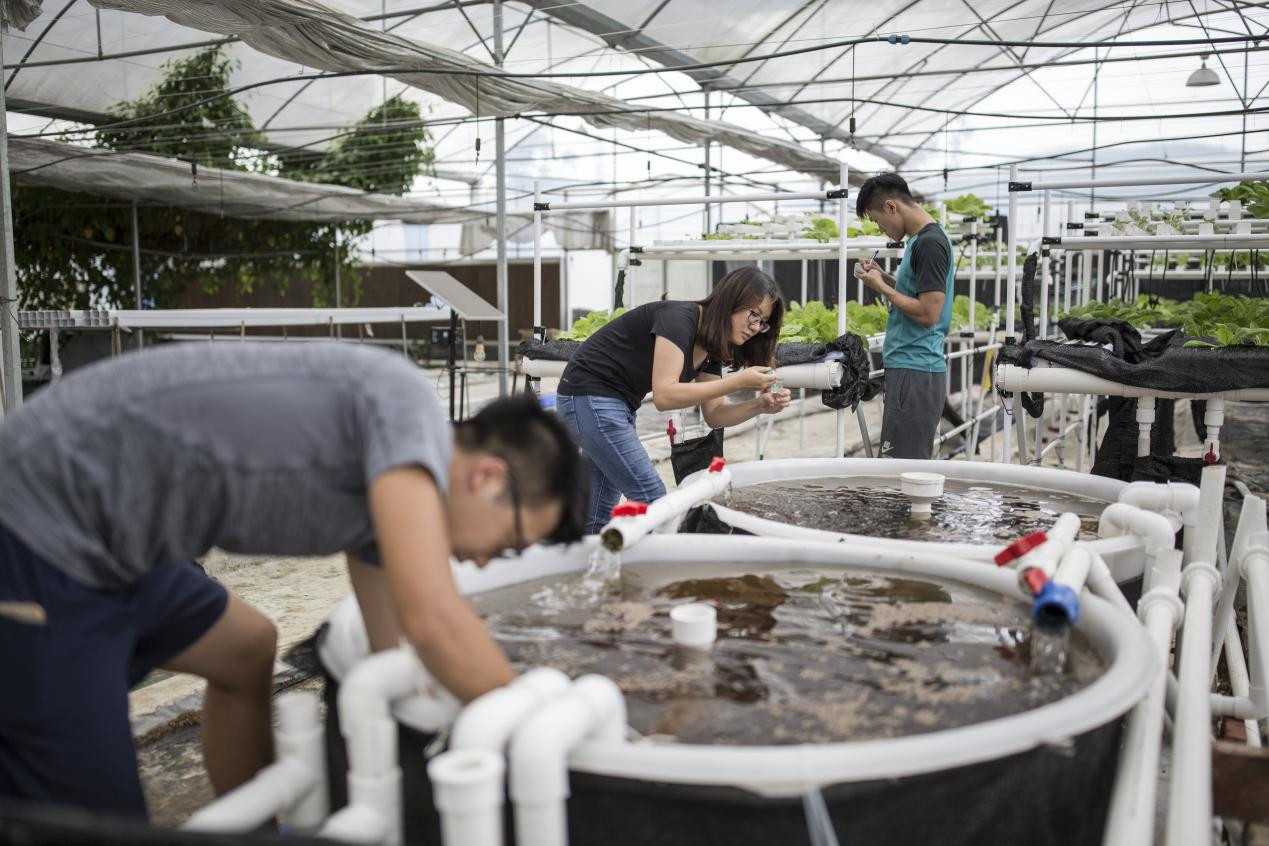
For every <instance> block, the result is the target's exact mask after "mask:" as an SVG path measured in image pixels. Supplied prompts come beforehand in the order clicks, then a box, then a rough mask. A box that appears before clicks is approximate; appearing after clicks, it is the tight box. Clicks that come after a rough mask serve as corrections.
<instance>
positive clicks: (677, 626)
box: [670, 602, 718, 649]
mask: <svg viewBox="0 0 1269 846" xmlns="http://www.w3.org/2000/svg"><path fill="white" fill-rule="evenodd" d="M670 621H671V623H672V624H673V632H674V642H675V643H677V644H678V645H679V646H690V647H693V648H695V649H707V648H709V645H710V644H712V643H713V642H714V640H715V638H717V637H718V612H717V611H716V610H715V609H714V606H712V605H707V604H705V603H704V602H689V603H688V604H686V605H678V606H675V607H674V608H672V609H671V610H670Z"/></svg>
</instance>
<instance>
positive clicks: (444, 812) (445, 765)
mask: <svg viewBox="0 0 1269 846" xmlns="http://www.w3.org/2000/svg"><path fill="white" fill-rule="evenodd" d="M505 771H506V765H505V764H504V762H503V760H502V756H501V755H500V754H498V753H497V752H493V751H491V750H488V749H463V750H451V751H449V752H444V753H442V754H440V755H437V756H436V757H435V758H433V759H432V760H431V761H429V762H428V765H427V776H428V779H429V780H430V781H431V783H432V798H433V800H434V801H435V803H436V810H437V811H439V812H440V816H441V842H442V843H443V844H444V846H502V791H503V785H502V782H503V773H504V772H505Z"/></svg>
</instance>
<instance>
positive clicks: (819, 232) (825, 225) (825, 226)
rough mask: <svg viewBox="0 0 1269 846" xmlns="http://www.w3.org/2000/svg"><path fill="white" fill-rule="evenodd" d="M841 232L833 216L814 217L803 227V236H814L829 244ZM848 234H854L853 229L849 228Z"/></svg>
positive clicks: (817, 239)
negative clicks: (809, 223) (808, 224)
mask: <svg viewBox="0 0 1269 846" xmlns="http://www.w3.org/2000/svg"><path fill="white" fill-rule="evenodd" d="M870 222H871V221H870ZM873 226H876V224H875V223H874V224H873ZM839 234H840V233H839V231H838V229H837V221H835V220H833V219H832V218H831V217H817V218H814V219H813V220H812V221H811V225H810V226H804V227H802V236H803V237H805V238H814V239H815V240H816V241H819V242H820V243H821V244H827V243H828V242H829V241H836V240H837V238H838V236H839ZM847 234H848V235H854V231H853V229H851V230H848V232H847Z"/></svg>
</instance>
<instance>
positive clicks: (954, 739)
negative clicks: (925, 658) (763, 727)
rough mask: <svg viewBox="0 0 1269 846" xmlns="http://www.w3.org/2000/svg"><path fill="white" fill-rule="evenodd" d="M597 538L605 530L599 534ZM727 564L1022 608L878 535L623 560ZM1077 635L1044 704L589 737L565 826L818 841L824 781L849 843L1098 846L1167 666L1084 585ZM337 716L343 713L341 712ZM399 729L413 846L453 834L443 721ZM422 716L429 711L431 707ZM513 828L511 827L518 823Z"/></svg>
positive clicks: (401, 718) (347, 620) (347, 647)
mask: <svg viewBox="0 0 1269 846" xmlns="http://www.w3.org/2000/svg"><path fill="white" fill-rule="evenodd" d="M592 540H593V539H592ZM592 547H593V543H585V544H579V545H576V546H574V547H570V548H568V549H566V550H550V549H546V550H534V551H532V552H531V553H530V554H528V555H526V556H524V557H523V558H521V559H517V560H513V561H495V562H493V563H491V564H490V565H489V566H488V567H487V568H485V569H483V570H476V569H475V568H471V567H465V566H459V567H456V568H455V576H456V579H457V581H458V583H459V586H460V588H461V589H462V590H463V591H464V592H465V593H468V594H478V593H481V592H484V591H491V590H496V589H499V588H504V587H507V586H509V585H515V584H519V583H522V582H528V581H531V580H537V579H542V578H544V577H549V576H556V575H559V576H565V575H569V574H575V573H577V572H579V571H582V570H584V569H585V568H586V566H587V557H588V555H589V552H590V549H591V548H592ZM667 562H676V563H681V564H683V565H688V566H692V565H698V564H699V565H712V566H713V567H715V568H717V567H718V565H720V564H728V565H732V566H734V571H735V572H736V573H738V574H740V573H744V572H747V571H748V570H749V569H761V568H763V567H764V566H768V567H769V566H775V565H788V564H790V563H793V564H797V565H799V566H806V567H814V568H816V569H820V570H840V571H841V572H842V573H843V574H849V573H851V572H852V571H855V572H869V573H894V574H903V575H904V576H907V577H922V576H924V577H929V578H932V579H938V580H941V581H943V582H950V583H957V584H961V585H964V586H967V587H972V588H977V589H981V590H986V591H989V592H991V593H992V594H994V595H998V596H999V597H1000V601H1001V602H1025V601H1027V598H1026V597H1024V596H1023V595H1022V594H1021V593H1020V592H1019V590H1018V587H1017V584H1016V580H1015V578H1014V576H1013V574H1012V573H1011V572H1006V571H1000V570H997V569H996V568H994V567H987V566H984V565H983V564H981V563H979V562H974V561H967V560H963V559H954V558H949V557H946V556H937V555H930V554H914V553H910V552H899V551H892V550H886V549H882V548H879V547H875V546H868V545H866V544H859V545H854V544H840V543H834V544H822V543H790V542H789V541H788V540H783V539H772V538H752V537H715V536H683V535H678V536H673V535H653V536H649V537H647V538H645V539H644V540H643V541H642V542H640V543H639V544H638V545H636V546H635V547H633V548H632V549H630V550H629V551H627V553H626V554H625V555H624V557H623V567H629V568H631V569H636V570H637V568H638V567H639V566H640V565H641V564H659V565H664V564H665V563H667ZM1081 610H1082V613H1081V614H1080V616H1079V621H1078V623H1077V624H1076V629H1077V630H1078V631H1079V632H1081V633H1082V635H1083V636H1084V637H1085V638H1087V640H1088V642H1089V643H1090V644H1091V645H1092V647H1093V648H1094V649H1095V650H1096V651H1097V653H1098V654H1099V655H1100V656H1101V658H1102V660H1103V661H1104V662H1105V665H1106V669H1105V671H1104V672H1103V673H1102V675H1101V676H1100V677H1098V678H1097V679H1096V680H1094V681H1093V682H1091V683H1090V684H1088V685H1087V686H1086V687H1083V688H1082V689H1080V690H1078V691H1077V692H1075V693H1073V694H1071V695H1069V696H1066V697H1065V698H1062V699H1059V700H1058V701H1056V702H1052V703H1050V704H1047V705H1043V706H1040V707H1038V708H1033V709H1031V710H1025V711H1023V712H1021V713H1016V714H1012V715H1010V716H1007V717H1003V718H998V719H993V720H989V721H985V722H979V723H973V724H970V725H963V726H960V727H958V728H953V729H945V730H935V731H929V732H926V733H923V734H918V735H910V736H902V737H891V738H886V739H880V740H867V741H859V742H842V743H822V744H795V745H775V744H772V745H765V746H763V745H757V746H730V747H727V746H713V745H705V744H690V743H672V742H671V743H658V742H651V741H648V740H644V741H641V742H637V743H620V744H612V743H607V744H599V743H583V744H582V745H581V746H579V747H578V748H576V749H575V750H573V752H572V753H571V755H570V757H569V768H570V791H571V798H570V799H569V802H568V824H569V831H570V836H571V840H572V842H574V843H595V842H603V843H605V844H608V843H617V844H622V843H631V844H635V843H640V844H642V843H649V842H654V843H658V844H685V845H686V844H694V846H695V844H702V843H718V844H728V846H733V844H736V843H749V842H781V843H782V842H806V838H807V828H806V814H805V812H804V806H803V799H802V797H803V794H804V793H806V792H807V791H808V789H811V788H817V789H819V790H820V792H821V793H822V795H823V798H824V800H825V803H826V807H827V810H828V814H829V816H830V818H831V819H832V821H833V824H834V827H835V828H836V830H837V833H838V837H839V840H840V841H841V842H843V843H847V842H850V843H869V844H904V845H905V846H906V844H913V846H916V844H928V843H939V844H940V846H943V844H958V843H965V844H970V843H972V844H976V846H982V844H993V843H1000V844H1012V843H1020V842H1027V843H1042V844H1043V843H1054V844H1057V843H1062V844H1077V843H1100V842H1101V836H1102V830H1103V827H1104V823H1105V818H1106V813H1107V809H1108V804H1109V800H1110V795H1111V787H1112V785H1113V783H1114V777H1115V772H1116V766H1117V761H1118V752H1119V735H1120V724H1121V720H1122V718H1123V717H1124V715H1125V714H1126V713H1127V711H1128V710H1129V709H1130V708H1132V707H1133V705H1134V704H1136V703H1137V702H1138V701H1139V700H1140V699H1141V698H1142V697H1143V696H1144V695H1145V692H1146V689H1147V686H1148V685H1149V683H1150V680H1151V679H1152V677H1153V676H1154V674H1155V673H1156V672H1158V667H1157V666H1156V665H1157V660H1156V659H1155V657H1154V654H1153V652H1152V650H1151V647H1150V644H1149V642H1148V639H1147V637H1146V635H1145V633H1144V631H1143V630H1142V628H1141V627H1140V626H1139V625H1138V624H1137V621H1136V620H1135V619H1134V618H1133V617H1131V616H1129V615H1128V614H1126V613H1124V612H1122V611H1119V610H1117V609H1116V608H1114V607H1113V606H1111V605H1110V604H1109V603H1107V602H1104V601H1102V600H1099V599H1097V598H1096V597H1092V596H1088V595H1087V594H1086V596H1085V598H1084V599H1083V602H1082V609H1081ZM359 623H360V620H359V617H358V616H357V609H356V605H355V603H353V602H351V601H348V602H345V603H344V604H343V605H341V606H340V608H339V609H337V612H336V613H335V614H334V615H333V616H332V619H331V621H330V624H329V625H328V626H327V627H326V628H325V631H324V636H323V637H321V638H320V639H319V647H318V654H319V656H320V657H321V659H322V664H323V666H324V668H325V669H326V672H327V679H328V690H327V701H328V703H331V704H333V703H334V701H335V698H334V691H336V690H337V688H338V685H339V680H340V679H341V678H342V677H343V675H344V674H345V673H346V672H347V671H348V669H349V668H350V667H351V666H352V665H353V664H354V663H355V662H356V661H357V660H359V659H360V658H361V657H364V655H365V651H366V646H365V636H364V632H362V631H359V630H360V629H361V626H360V625H359ZM334 712H335V709H334V708H333V707H331V708H330V709H329V717H330V718H331V719H334V718H335V716H336V715H335V713H334ZM394 713H395V716H396V717H397V719H398V722H399V726H400V742H401V746H400V761H401V767H402V770H403V772H404V777H405V785H404V796H405V800H406V801H405V804H406V810H405V833H406V839H407V841H408V842H418V843H439V839H438V838H439V827H438V824H437V819H436V815H435V811H434V809H433V807H432V801H431V793H430V785H429V784H428V782H427V776H426V759H425V757H424V754H423V750H424V749H425V748H427V747H428V746H429V744H432V745H433V751H438V750H437V749H436V746H437V745H438V744H435V743H434V741H435V740H436V737H437V736H438V734H440V733H441V732H442V730H443V728H444V726H443V725H441V724H439V723H438V722H437V721H436V720H435V719H434V718H429V717H428V716H425V715H426V714H428V713H431V714H432V717H434V716H435V713H434V712H428V711H427V709H425V708H418V707H417V703H412V702H406V703H402V704H401V705H400V706H398V707H396V708H395V709H394ZM420 715H424V716H420ZM328 743H329V762H330V766H331V777H332V778H331V782H332V794H333V796H332V798H333V804H332V807H333V808H334V807H339V805H340V804H342V802H343V787H342V784H343V773H344V769H345V766H346V764H345V761H346V759H345V756H344V752H343V748H342V741H341V740H340V738H339V732H338V729H337V728H336V727H335V726H331V730H330V731H328ZM509 832H510V830H509V829H508V833H509Z"/></svg>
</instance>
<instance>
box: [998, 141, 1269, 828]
mask: <svg viewBox="0 0 1269 846" xmlns="http://www.w3.org/2000/svg"><path fill="white" fill-rule="evenodd" d="M1261 179H1269V173H1208V174H1204V175H1202V176H1144V177H1120V176H1110V177H1102V178H1101V179H1059V180H1057V181H1054V182H1032V183H1031V187H1030V190H1032V191H1045V190H1052V191H1056V190H1059V189H1066V188H1128V187H1132V186H1135V185H1220V184H1221V183H1225V182H1243V181H1246V180H1261ZM1009 181H1010V182H1017V181H1018V173H1017V169H1016V165H1015V166H1011V167H1010V168H1009ZM1010 193H1013V192H1010ZM1012 223H1013V221H1012V220H1010V224H1012ZM1196 842H1197V841H1196Z"/></svg>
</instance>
